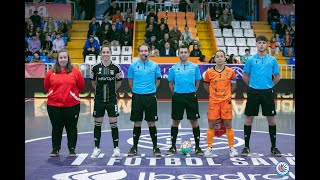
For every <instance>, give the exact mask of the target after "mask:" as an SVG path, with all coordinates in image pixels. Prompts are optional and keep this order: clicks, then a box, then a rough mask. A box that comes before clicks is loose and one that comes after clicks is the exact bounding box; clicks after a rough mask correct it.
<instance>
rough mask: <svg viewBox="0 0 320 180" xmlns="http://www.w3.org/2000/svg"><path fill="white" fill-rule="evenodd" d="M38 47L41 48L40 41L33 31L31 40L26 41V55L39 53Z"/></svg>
mask: <svg viewBox="0 0 320 180" xmlns="http://www.w3.org/2000/svg"><path fill="white" fill-rule="evenodd" d="M40 48H41V42H40V40H39V38H38V36H37V35H36V34H35V33H34V34H33V35H32V40H31V41H29V43H28V52H27V56H31V55H33V54H34V53H38V54H39V53H40Z"/></svg>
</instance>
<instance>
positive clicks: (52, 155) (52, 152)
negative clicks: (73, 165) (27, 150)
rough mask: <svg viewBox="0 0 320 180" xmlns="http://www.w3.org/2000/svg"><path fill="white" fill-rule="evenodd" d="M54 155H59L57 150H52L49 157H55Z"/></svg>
mask: <svg viewBox="0 0 320 180" xmlns="http://www.w3.org/2000/svg"><path fill="white" fill-rule="evenodd" d="M56 156H59V150H56V149H54V150H52V151H51V153H50V157H56Z"/></svg>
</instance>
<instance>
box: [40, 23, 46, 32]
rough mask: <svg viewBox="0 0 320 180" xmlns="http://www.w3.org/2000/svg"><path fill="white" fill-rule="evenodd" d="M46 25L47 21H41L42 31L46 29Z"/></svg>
mask: <svg viewBox="0 0 320 180" xmlns="http://www.w3.org/2000/svg"><path fill="white" fill-rule="evenodd" d="M45 24H46V21H41V25H40V28H41V30H43V29H44V25H45Z"/></svg>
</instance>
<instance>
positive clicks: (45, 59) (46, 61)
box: [40, 56, 49, 63]
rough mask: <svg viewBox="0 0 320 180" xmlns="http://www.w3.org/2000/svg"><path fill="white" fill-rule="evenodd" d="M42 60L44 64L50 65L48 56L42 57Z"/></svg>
mask: <svg viewBox="0 0 320 180" xmlns="http://www.w3.org/2000/svg"><path fill="white" fill-rule="evenodd" d="M40 60H41V61H42V62H43V63H49V58H48V56H40Z"/></svg>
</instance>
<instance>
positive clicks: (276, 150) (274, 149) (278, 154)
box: [271, 147, 282, 157]
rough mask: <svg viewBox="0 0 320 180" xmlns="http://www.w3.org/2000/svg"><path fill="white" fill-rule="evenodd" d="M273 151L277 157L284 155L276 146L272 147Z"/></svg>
mask: <svg viewBox="0 0 320 180" xmlns="http://www.w3.org/2000/svg"><path fill="white" fill-rule="evenodd" d="M271 153H272V154H274V155H275V156H277V157H281V156H282V154H281V152H280V151H279V149H278V148H276V147H274V148H272V147H271Z"/></svg>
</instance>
